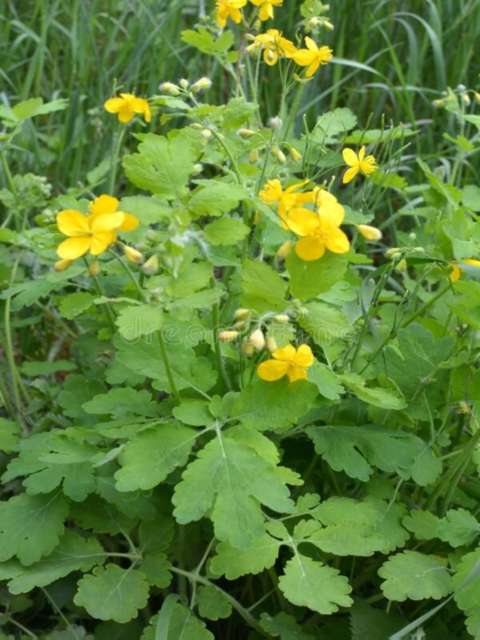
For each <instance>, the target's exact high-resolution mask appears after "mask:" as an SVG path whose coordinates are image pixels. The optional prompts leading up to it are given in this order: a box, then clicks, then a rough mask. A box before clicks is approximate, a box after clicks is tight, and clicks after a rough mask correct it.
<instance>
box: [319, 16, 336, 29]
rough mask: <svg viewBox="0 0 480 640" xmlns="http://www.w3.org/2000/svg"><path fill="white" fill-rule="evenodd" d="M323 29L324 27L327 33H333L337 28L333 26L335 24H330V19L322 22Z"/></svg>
mask: <svg viewBox="0 0 480 640" xmlns="http://www.w3.org/2000/svg"><path fill="white" fill-rule="evenodd" d="M322 27H324V28H325V29H326V30H327V31H333V30H334V29H335V27H334V26H333V23H332V22H330V20H329V19H328V18H324V20H323V22H322Z"/></svg>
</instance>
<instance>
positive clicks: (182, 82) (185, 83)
mask: <svg viewBox="0 0 480 640" xmlns="http://www.w3.org/2000/svg"><path fill="white" fill-rule="evenodd" d="M178 84H179V85H180V86H181V87H182V89H188V87H189V86H190V83H189V81H188V80H187V79H186V78H181V80H180V81H179V83H178Z"/></svg>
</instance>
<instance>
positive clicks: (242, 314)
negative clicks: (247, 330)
mask: <svg viewBox="0 0 480 640" xmlns="http://www.w3.org/2000/svg"><path fill="white" fill-rule="evenodd" d="M249 315H250V309H244V308H243V307H240V308H239V309H237V310H236V311H235V313H234V314H233V317H234V318H235V320H246V319H247V318H248V316H249Z"/></svg>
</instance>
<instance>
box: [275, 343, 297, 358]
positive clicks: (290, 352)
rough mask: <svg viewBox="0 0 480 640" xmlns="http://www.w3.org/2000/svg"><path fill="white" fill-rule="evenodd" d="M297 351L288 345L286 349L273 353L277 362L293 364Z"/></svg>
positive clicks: (282, 348)
mask: <svg viewBox="0 0 480 640" xmlns="http://www.w3.org/2000/svg"><path fill="white" fill-rule="evenodd" d="M295 353H296V349H295V347H294V346H292V345H291V344H287V345H286V346H285V347H281V348H280V349H275V351H274V352H273V353H272V355H273V357H274V358H275V359H276V360H283V361H285V362H292V360H293V358H294V357H295Z"/></svg>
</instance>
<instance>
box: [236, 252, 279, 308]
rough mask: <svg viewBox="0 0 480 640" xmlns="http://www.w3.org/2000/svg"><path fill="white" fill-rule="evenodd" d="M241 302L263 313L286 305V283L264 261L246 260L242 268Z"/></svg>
mask: <svg viewBox="0 0 480 640" xmlns="http://www.w3.org/2000/svg"><path fill="white" fill-rule="evenodd" d="M241 278H242V304H243V305H245V306H246V307H248V308H252V309H255V310H256V311H258V312H260V313H263V312H265V311H283V310H284V309H285V307H286V306H287V302H286V300H285V295H286V293H287V283H286V282H285V281H284V280H282V278H281V277H280V276H279V275H278V273H277V272H276V271H274V270H273V269H272V268H271V267H270V266H269V265H268V264H265V263H264V262H257V261H255V260H246V261H245V262H244V263H243V268H242V275H241Z"/></svg>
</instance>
